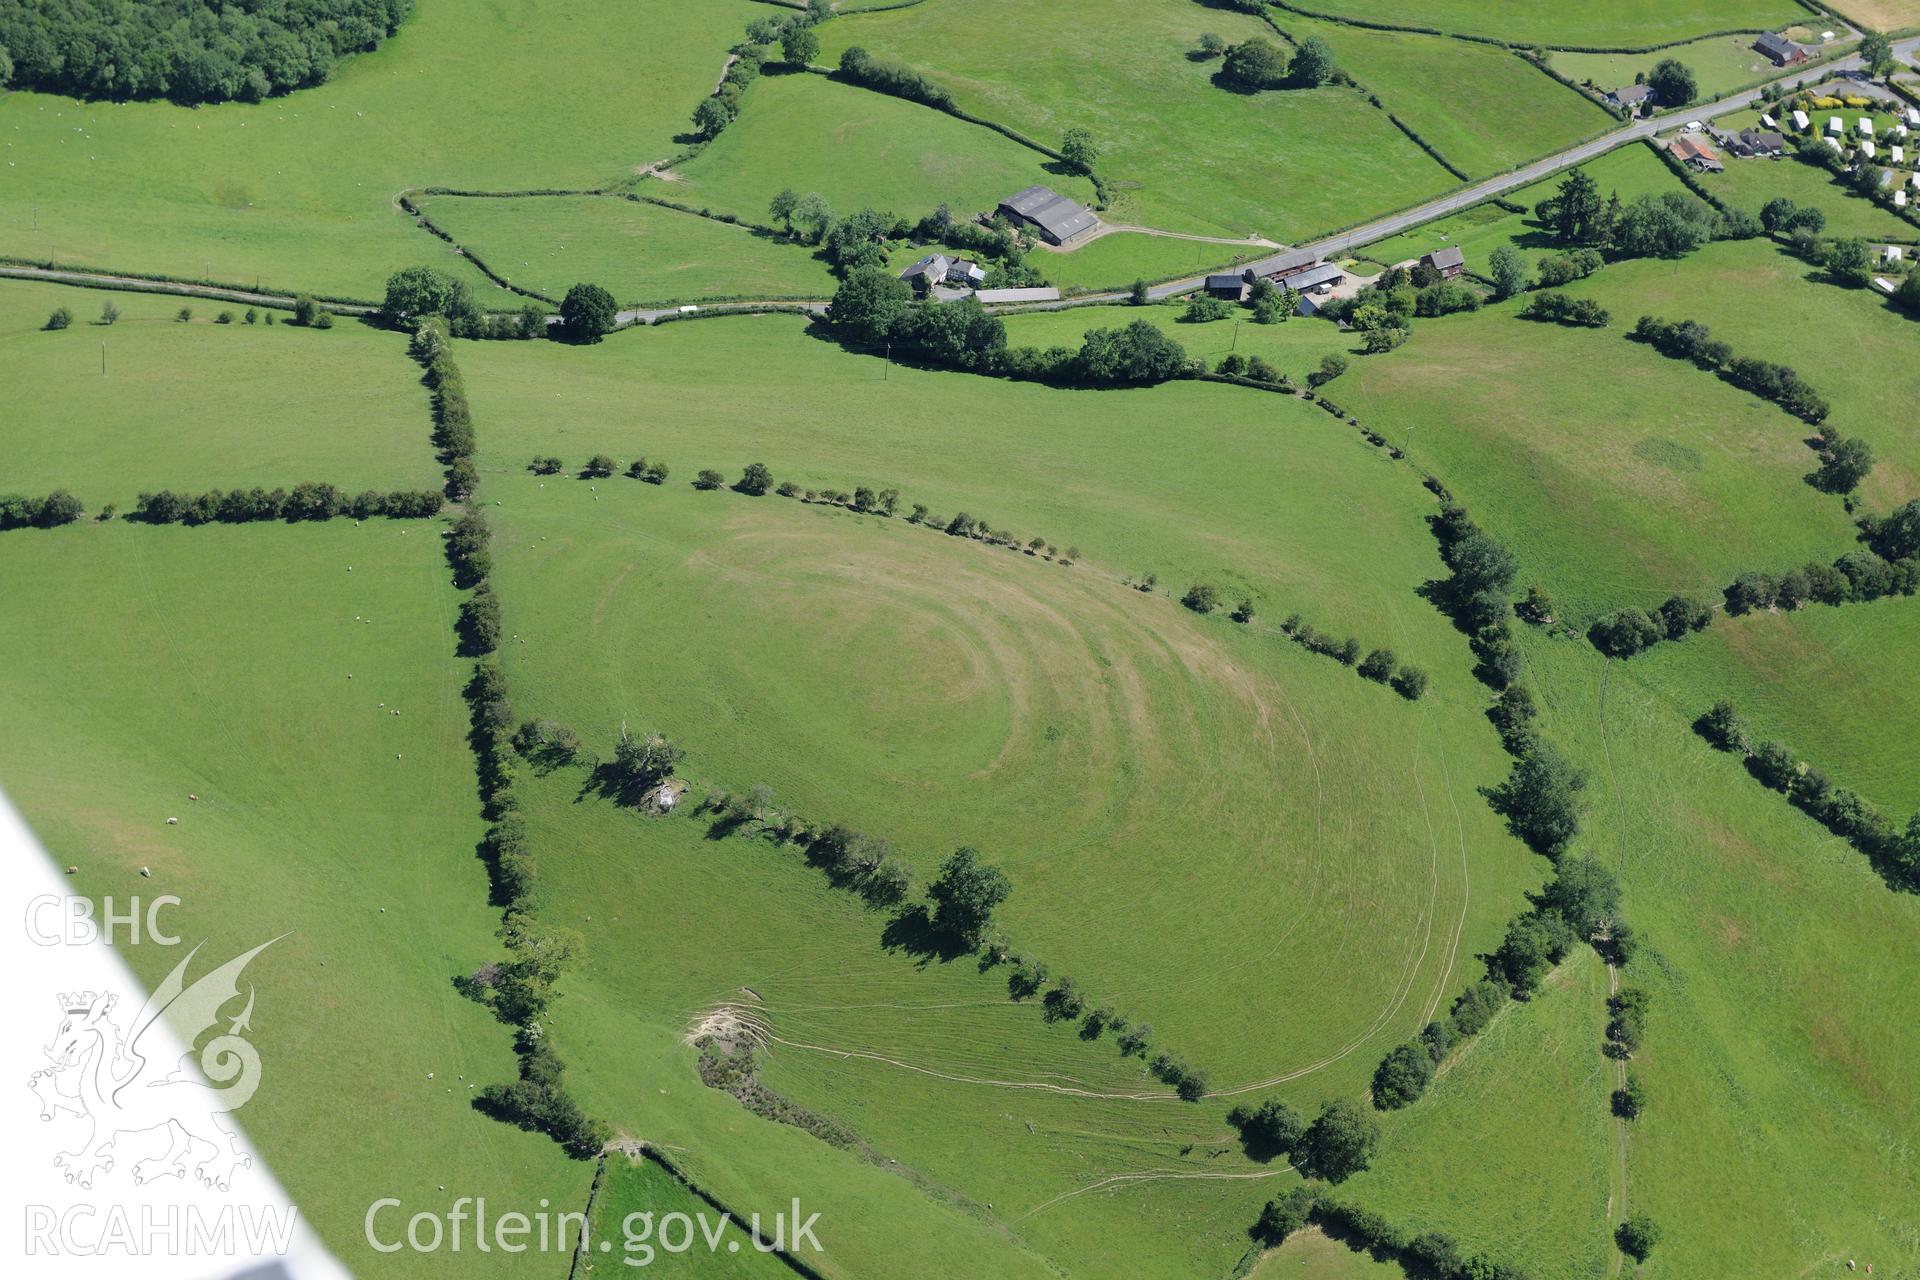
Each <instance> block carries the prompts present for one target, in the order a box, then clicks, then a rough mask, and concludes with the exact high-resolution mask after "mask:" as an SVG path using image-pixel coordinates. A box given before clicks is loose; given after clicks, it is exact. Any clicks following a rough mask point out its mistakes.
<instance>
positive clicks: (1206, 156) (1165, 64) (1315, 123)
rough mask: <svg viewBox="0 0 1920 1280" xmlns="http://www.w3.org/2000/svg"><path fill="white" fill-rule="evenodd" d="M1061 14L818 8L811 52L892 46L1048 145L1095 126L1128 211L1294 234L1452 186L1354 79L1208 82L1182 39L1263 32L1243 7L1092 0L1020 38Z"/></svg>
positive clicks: (1215, 229)
mask: <svg viewBox="0 0 1920 1280" xmlns="http://www.w3.org/2000/svg"><path fill="white" fill-rule="evenodd" d="M1058 21H1059V15H1058V13H1057V11H1056V10H1055V9H1054V8H1053V7H1052V6H1050V5H1047V4H1044V3H1041V2H1040V0H980V2H979V3H975V4H970V5H953V4H950V3H946V2H945V0H934V3H931V4H924V5H915V6H912V7H910V8H906V9H896V10H893V11H890V12H883V13H868V14H858V15H854V16H850V17H847V18H842V19H837V20H835V21H833V22H830V23H828V24H827V25H826V26H824V27H822V28H821V41H822V45H823V52H822V60H823V61H835V60H837V59H838V58H839V56H840V53H841V51H842V50H843V49H845V48H847V47H848V46H850V45H859V46H862V47H864V48H866V49H868V50H869V51H871V52H873V53H880V54H889V55H893V56H896V57H899V58H901V59H902V60H904V61H905V62H907V63H909V64H910V65H912V66H915V67H918V68H920V69H921V70H922V71H924V72H925V73H926V74H927V75H929V76H930V77H931V78H932V79H933V80H935V81H936V82H938V83H940V84H942V85H945V86H946V87H947V88H949V89H951V90H952V91H953V93H954V94H955V96H956V97H957V98H958V99H959V101H960V104H961V105H962V106H963V107H966V108H967V109H968V110H970V111H972V112H974V113H975V114H977V115H980V116H983V117H986V118H987V119H991V120H995V121H998V122H999V123H1002V124H1005V125H1008V126H1010V127H1012V128H1015V129H1019V130H1021V131H1022V132H1024V133H1026V134H1028V135H1029V136H1032V137H1034V138H1037V139H1039V140H1040V141H1042V142H1045V143H1047V144H1048V145H1058V143H1059V140H1060V136H1061V134H1062V133H1063V132H1064V131H1065V130H1067V129H1069V128H1073V127H1083V128H1087V129H1090V130H1092V132H1093V134H1094V138H1095V140H1096V142H1097V143H1098V144H1099V146H1100V148H1101V151H1102V154H1103V156H1104V158H1103V159H1102V160H1101V162H1100V165H1099V168H1100V172H1101V175H1102V176H1103V177H1105V178H1106V179H1107V180H1108V181H1109V182H1110V183H1111V185H1112V186H1113V188H1114V192H1115V198H1116V202H1117V203H1116V206H1115V208H1114V209H1112V210H1110V211H1109V215H1108V216H1109V217H1110V219H1113V220H1119V221H1123V222H1128V223H1134V224H1138V225H1144V226H1153V227H1161V228H1165V229H1168V230H1174V231H1192V232H1200V233H1204V234H1210V235H1227V236H1238V235H1246V234H1248V233H1249V232H1258V233H1260V234H1263V235H1266V236H1269V237H1271V238H1274V239H1282V240H1295V239H1302V238H1305V237H1306V236H1308V235H1309V234H1310V233H1312V232H1316V231H1330V230H1333V229H1334V228H1336V227H1338V226H1343V225H1347V224H1349V223H1352V222H1355V221H1358V220H1359V219H1361V218H1363V217H1365V216H1366V215H1367V214H1370V213H1385V212H1387V211H1389V210H1391V209H1396V208H1401V207H1404V206H1406V205H1410V204H1415V203H1417V202H1418V201H1420V200H1422V199H1425V198H1427V197H1429V196H1433V195H1437V194H1438V193H1440V192H1442V191H1444V190H1446V189H1448V188H1449V187H1452V186H1454V185H1455V181H1454V179H1453V177H1452V176H1451V175H1450V174H1448V173H1447V171H1446V170H1444V169H1442V168H1441V167H1440V166H1439V165H1437V164H1435V163H1434V162H1433V160H1432V159H1431V158H1429V157H1428V156H1427V155H1426V153H1425V152H1423V151H1421V150H1420V149H1419V148H1418V147H1416V146H1415V145H1414V144H1413V143H1412V142H1411V141H1409V140H1408V139H1407V138H1406V137H1405V135H1403V134H1401V133H1400V131H1399V130H1397V129H1395V128H1394V127H1393V125H1392V123H1391V122H1390V121H1388V119H1387V118H1386V115H1385V113H1384V112H1381V111H1376V110H1374V109H1372V108H1370V107H1369V106H1367V104H1366V100H1365V98H1363V97H1362V96H1360V95H1359V94H1357V93H1355V92H1353V91H1352V90H1347V89H1334V88H1329V89H1317V90H1310V91H1273V92H1266V93H1259V94H1253V95H1245V94H1240V93H1235V92H1231V91H1229V90H1226V89H1222V88H1217V87H1215V86H1214V85H1213V84H1212V83H1210V79H1211V77H1212V76H1213V75H1214V74H1215V72H1216V71H1217V70H1218V64H1217V63H1214V62H1205V61H1195V60H1194V59H1192V58H1189V57H1188V54H1189V53H1190V52H1191V51H1192V50H1193V49H1194V47H1195V41H1197V40H1198V38H1199V37H1200V34H1201V33H1202V32H1205V31H1212V32H1216V33H1218V34H1219V35H1221V36H1223V37H1224V38H1226V39H1227V40H1229V41H1234V40H1242V39H1246V38H1247V37H1249V36H1254V35H1261V34H1264V35H1266V36H1268V37H1272V29H1271V28H1270V27H1268V26H1267V25H1266V24H1265V23H1264V22H1261V21H1259V20H1258V19H1256V18H1253V17H1251V16H1248V15H1243V14H1236V13H1232V12H1227V11H1223V10H1219V9H1213V10H1209V9H1206V8H1203V7H1201V6H1198V5H1195V4H1192V3H1190V0H1096V2H1095V3H1094V4H1093V5H1092V6H1091V8H1084V7H1083V8H1082V9H1081V10H1079V11H1078V12H1077V13H1076V15H1075V25H1074V27H1073V32H1074V38H1073V39H1072V40H1071V41H1070V42H1060V41H1052V40H1047V39H1034V38H1032V36H1031V33H1032V32H1034V31H1036V30H1042V29H1052V28H1053V27H1054V26H1055V24H1057V23H1058Z"/></svg>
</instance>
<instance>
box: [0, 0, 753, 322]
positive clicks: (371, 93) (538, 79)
mask: <svg viewBox="0 0 1920 1280" xmlns="http://www.w3.org/2000/svg"><path fill="white" fill-rule="evenodd" d="M761 12H763V10H762V7H761V6H759V5H755V4H750V3H748V2H747V0H702V2H701V3H698V4H688V3H678V2H675V0H644V3H643V4H641V5H640V6H638V9H636V6H635V5H633V4H626V3H616V2H615V0H588V2H587V3H583V4H574V5H569V6H566V7H565V8H564V9H562V8H557V7H555V6H552V5H543V4H539V3H536V2H535V0H505V2H504V3H501V4H498V5H492V6H488V7H486V8H484V9H482V10H473V9H471V7H469V6H462V5H458V4H455V3H453V0H421V2H420V3H419V4H418V5H417V6H416V7H415V11H414V16H413V17H412V18H411V19H410V20H409V21H408V22H407V24H406V25H405V26H404V27H402V28H401V30H400V31H399V32H398V33H397V34H396V35H394V36H393V37H392V38H391V39H389V40H388V41H386V42H385V43H384V44H383V45H382V46H381V47H380V49H379V50H378V51H376V52H374V53H370V54H366V55H364V56H361V57H356V58H353V59H351V60H349V61H348V62H346V63H344V64H342V65H341V66H340V67H339V68H338V70H337V71H336V72H335V74H334V76H333V78H332V79H331V80H329V81H328V83H327V84H325V85H323V86H321V87H319V88H315V89H310V90H304V91H302V92H300V93H297V94H293V95H291V96H288V97H284V98H275V99H271V100H270V101H267V102H264V103H259V104H243V103H230V104H224V105H220V106H210V107H201V108H197V109H188V108H184V107H177V106H173V105H171V104H168V103H162V102H151V103H107V102H97V103H76V102H73V101H71V100H69V99H63V98H56V97H52V96H50V95H45V94H36V93H10V94H8V95H7V96H6V97H5V98H4V99H0V140H4V146H0V153H3V154H4V158H5V159H6V161H7V162H8V169H7V180H6V182H5V183H4V185H0V254H7V255H11V256H15V257H23V258H29V259H32V260H34V261H40V262H44V261H47V260H50V259H52V260H57V261H59V262H60V263H62V264H65V265H76V264H84V265H90V266H105V267H112V268H118V269H123V270H131V271H146V272H162V273H167V274H172V275H179V276H188V277H193V278H203V277H205V278H212V279H217V280H221V281H228V282H232V283H236V284H249V285H250V284H252V283H253V282H254V281H255V280H256V279H258V280H259V281H261V282H263V283H265V284H267V285H270V286H278V287H280V288H284V289H293V290H309V291H313V292H320V293H336V294H343V295H347V296H353V297H362V298H366V297H372V298H378V297H379V296H380V291H381V287H382V285H383V284H384V282H385V280H386V278H387V276H388V275H389V274H391V273H392V272H393V271H394V270H395V269H397V268H399V267H404V266H411V265H413V264H415V263H419V262H432V263H435V264H437V265H440V266H443V267H446V268H448V269H456V268H461V266H462V264H461V263H460V259H459V258H458V257H457V255H454V254H453V253H452V252H451V251H450V250H449V249H448V247H447V246H446V245H445V244H443V243H442V242H440V241H438V240H435V239H433V238H432V237H430V236H428V235H427V234H426V233H424V232H422V231H420V230H419V229H418V228H416V227H415V226H414V225H413V222H412V220H411V219H410V218H408V217H407V216H406V215H405V214H404V213H402V212H401V211H400V210H399V209H398V207H397V206H395V205H394V203H393V198H394V196H395V195H396V194H398V193H399V192H401V191H403V190H406V189H409V188H414V187H427V186H447V187H460V188H467V189H482V190H524V189H527V188H533V187H551V186H568V187H576V186H577V187H598V186H601V185H604V184H607V183H611V182H617V181H621V180H624V179H627V178H630V177H631V176H632V174H633V172H634V170H635V169H636V168H637V167H639V166H644V165H647V164H650V163H653V162H655V161H658V160H661V159H664V158H667V157H670V156H672V155H675V154H677V153H678V152H679V151H680V150H681V149H682V145H683V144H681V143H679V142H676V141H675V138H676V136H678V135H680V134H681V133H682V132H683V131H684V130H685V129H686V128H687V127H688V126H687V123H686V121H687V118H688V116H689V114H690V113H691V112H692V111H693V108H694V106H695V104H696V103H698V102H699V100H700V98H701V97H702V96H703V95H705V94H707V93H708V92H710V91H711V90H712V88H713V83H714V79H715V77H717V76H718V75H719V73H720V64H721V62H722V60H723V59H724V58H725V56H726V50H727V47H728V46H729V45H730V44H732V43H733V42H734V41H735V40H737V39H738V38H739V37H740V34H741V31H742V30H743V28H744V27H745V25H746V23H747V22H748V21H749V20H751V19H752V18H754V17H757V16H759V15H760V14H761ZM756 87H757V86H756ZM471 279H472V280H473V282H474V283H475V284H476V286H478V285H479V284H481V283H482V282H481V280H480V277H478V276H477V275H473V276H472V277H471ZM485 294H486V295H490V296H487V300H488V301H489V302H498V303H501V304H503V305H511V304H512V302H513V299H512V298H511V297H510V296H508V295H504V294H501V293H500V292H499V291H497V290H494V289H493V288H492V287H491V286H487V287H486V290H485Z"/></svg>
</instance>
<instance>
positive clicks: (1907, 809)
mask: <svg viewBox="0 0 1920 1280" xmlns="http://www.w3.org/2000/svg"><path fill="white" fill-rule="evenodd" d="M1916 643H1920V608H1916V607H1915V604H1914V602H1913V601H1911V600H1884V601H1876V602H1875V603H1873V604H1862V605H1849V606H1847V607H1845V608H1837V609H1836V608H1809V609H1805V610H1803V611H1801V612H1798V613H1792V614H1778V613H1769V614H1752V615H1748V616H1745V617H1740V618H1721V619H1719V620H1718V621H1716V622H1715V624H1714V626H1713V629H1712V630H1711V631H1710V632H1709V633H1708V634H1707V635H1705V636H1703V637H1701V642H1700V643H1698V644H1683V645H1665V646H1662V647H1661V648H1660V649H1659V650H1658V651H1657V652H1654V653H1648V654H1646V655H1644V657H1643V658H1637V659H1636V660H1635V661H1634V663H1633V670H1634V675H1635V677H1636V678H1637V679H1638V680H1639V682H1640V683H1641V684H1643V685H1645V686H1647V687H1648V688H1649V689H1652V690H1656V691H1658V692H1660V693H1662V694H1664V695H1665V696H1666V697H1667V699H1668V700H1669V701H1670V702H1671V703H1672V705H1673V710H1674V713H1675V714H1676V715H1679V716H1683V717H1688V718H1691V717H1692V716H1697V715H1699V714H1700V713H1701V712H1702V711H1704V710H1706V707H1707V706H1708V705H1711V703H1712V701H1713V699H1715V698H1723V697H1725V698H1732V699H1733V701H1734V704H1735V705H1736V706H1737V707H1739V708H1740V712H1741V715H1742V716H1743V717H1744V718H1745V719H1746V720H1747V721H1749V722H1750V723H1751V725H1752V726H1753V732H1754V734H1755V736H1756V737H1759V738H1779V739H1781V740H1782V741H1784V742H1786V743H1787V744H1788V745H1789V746H1792V747H1795V748H1797V749H1799V750H1800V751H1801V752H1802V753H1803V754H1805V755H1806V756H1808V757H1809V758H1811V759H1812V760H1813V762H1814V763H1816V764H1817V765H1819V766H1820V767H1821V768H1822V769H1824V770H1826V772H1827V773H1828V774H1830V775H1831V776H1833V777H1834V778H1836V779H1837V780H1838V785H1840V786H1846V787H1851V788H1853V789H1854V790H1855V791H1858V792H1859V793H1860V794H1861V795H1863V796H1865V797H1866V798H1867V799H1868V800H1870V801H1871V802H1873V804H1874V805H1875V806H1877V807H1878V808H1880V809H1881V810H1882V811H1883V812H1885V813H1887V814H1888V815H1889V816H1891V817H1893V818H1895V819H1897V820H1898V821H1902V822H1904V821H1905V820H1906V817H1907V815H1908V814H1911V813H1913V812H1914V811H1915V810H1920V777H1917V776H1916V775H1915V773H1914V771H1913V770H1912V769H1911V768H1910V767H1909V764H1910V760H1911V752H1912V750H1913V748H1914V747H1915V746H1916V745H1917V744H1916V740H1915V733H1916V728H1915V727H1916V726H1920V700H1917V699H1916V692H1917V691H1916V690H1915V688H1914V683H1913V681H1911V680H1908V679H1905V678H1904V676H1903V675H1902V671H1901V669H1902V667H1903V666H1904V664H1905V663H1906V661H1907V655H1910V654H1911V653H1912V652H1913V651H1914V645H1915V644H1916ZM1703 699H1704V701H1703ZM1696 704H1698V705H1696ZM1866 706H1871V707H1873V708H1874V709H1875V715H1873V716H1871V717H1863V716H1862V715H1861V714H1860V708H1862V707H1866ZM1889 725H1891V726H1893V727H1894V731H1893V732H1892V733H1889V730H1888V726H1889ZM1756 785H1758V784H1756ZM1806 821H1807V822H1808V823H1809V824H1811V822H1812V819H1810V818H1809V819H1806Z"/></svg>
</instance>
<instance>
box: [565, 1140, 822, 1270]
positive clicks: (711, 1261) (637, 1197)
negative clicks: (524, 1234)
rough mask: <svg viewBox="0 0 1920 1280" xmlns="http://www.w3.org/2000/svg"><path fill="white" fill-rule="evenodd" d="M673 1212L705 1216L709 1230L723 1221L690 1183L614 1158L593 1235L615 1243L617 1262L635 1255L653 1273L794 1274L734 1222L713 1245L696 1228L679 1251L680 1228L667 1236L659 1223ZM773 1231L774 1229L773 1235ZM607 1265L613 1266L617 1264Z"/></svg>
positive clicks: (590, 1261) (645, 1163)
mask: <svg viewBox="0 0 1920 1280" xmlns="http://www.w3.org/2000/svg"><path fill="white" fill-rule="evenodd" d="M672 1214H686V1215H688V1216H690V1217H691V1216H695V1215H701V1214H704V1215H705V1217H706V1222H707V1227H708V1229H711V1224H713V1223H714V1222H716V1221H717V1220H718V1219H719V1214H718V1213H716V1212H715V1211H714V1210H713V1208H712V1207H711V1206H710V1205H708V1204H706V1203H705V1202H704V1201H702V1200H700V1199H699V1198H698V1197H697V1196H695V1195H694V1194H693V1193H692V1192H691V1191H689V1190H688V1189H687V1187H686V1184H685V1183H683V1182H681V1181H680V1180H679V1179H678V1178H676V1177H674V1176H673V1174H671V1173H669V1172H668V1171H667V1170H665V1169H663V1168H661V1167H660V1166H659V1165H657V1164H655V1163H654V1162H653V1161H651V1160H643V1159H637V1158H629V1157H625V1156H620V1155H615V1156H611V1157H609V1159H608V1164H607V1175H606V1178H605V1179H604V1181H603V1182H602V1183H601V1186H600V1198H599V1199H598V1200H597V1201H595V1203H594V1206H593V1238H594V1239H596V1240H606V1241H610V1242H611V1243H612V1245H613V1249H614V1258H615V1259H616V1260H617V1261H619V1262H622V1263H624V1262H625V1261H626V1260H627V1259H629V1258H631V1259H632V1260H633V1265H634V1266H636V1267H638V1266H643V1265H644V1266H645V1268H646V1271H647V1274H649V1275H666V1276H674V1275H679V1276H699V1277H701V1280H740V1278H741V1277H745V1278H746V1280H754V1278H755V1277H762V1276H766V1277H784V1276H786V1275H788V1274H790V1272H788V1270H787V1268H786V1267H785V1266H784V1265H783V1264H782V1263H781V1262H780V1261H779V1260H778V1259H776V1258H773V1257H770V1256H768V1255H767V1254H765V1253H761V1252H759V1251H757V1250H755V1249H754V1247H753V1237H752V1236H750V1235H749V1234H748V1233H747V1230H746V1228H744V1227H742V1226H740V1225H737V1224H734V1223H732V1222H729V1223H727V1225H726V1226H725V1227H724V1228H723V1229H717V1230H716V1231H715V1239H714V1241H713V1242H712V1243H711V1244H710V1243H709V1241H708V1240H707V1237H706V1234H705V1230H704V1229H702V1228H696V1229H695V1231H694V1233H693V1236H692V1238H691V1242H690V1246H691V1247H689V1248H687V1249H685V1250H683V1251H676V1250H675V1249H674V1248H673V1247H672V1246H676V1245H678V1244H679V1243H680V1238H681V1237H680V1230H679V1228H678V1227H677V1226H675V1227H673V1228H671V1229H670V1230H669V1231H668V1233H667V1234H666V1235H665V1236H662V1235H661V1234H660V1225H659V1224H660V1222H661V1220H663V1219H665V1218H666V1217H668V1216H669V1215H672ZM636 1215H644V1216H636ZM771 1234H772V1233H771V1231H769V1232H768V1236H769V1237H770V1236H771ZM663 1240H664V1241H665V1242H666V1243H665V1244H664V1245H663V1244H662V1241H663ZM605 1265H607V1266H608V1268H609V1270H611V1267H612V1265H613V1264H612V1263H608V1264H605ZM582 1266H583V1268H585V1269H587V1270H588V1271H589V1272H591V1270H592V1269H593V1268H594V1266H595V1256H594V1255H589V1256H588V1258H587V1259H585V1260H584V1261H583V1263H582ZM615 1274H618V1273H617V1272H616V1273H615Z"/></svg>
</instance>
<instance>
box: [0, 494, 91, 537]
mask: <svg viewBox="0 0 1920 1280" xmlns="http://www.w3.org/2000/svg"><path fill="white" fill-rule="evenodd" d="M85 510H86V508H85V507H83V506H81V505H80V499H78V498H76V497H74V496H73V495H72V494H71V493H69V492H67V491H66V490H65V489H55V490H54V491H53V492H52V493H49V494H48V495H46V496H45V497H44V498H27V497H22V496H20V495H19V494H0V529H25V528H36V529H52V528H55V527H57V526H59V525H63V524H72V523H73V522H74V521H75V520H78V519H79V518H80V516H81V514H82V513H83V512H84V511H85Z"/></svg>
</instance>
